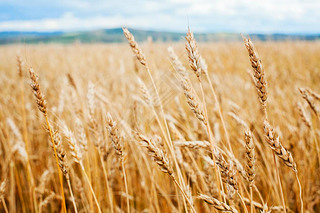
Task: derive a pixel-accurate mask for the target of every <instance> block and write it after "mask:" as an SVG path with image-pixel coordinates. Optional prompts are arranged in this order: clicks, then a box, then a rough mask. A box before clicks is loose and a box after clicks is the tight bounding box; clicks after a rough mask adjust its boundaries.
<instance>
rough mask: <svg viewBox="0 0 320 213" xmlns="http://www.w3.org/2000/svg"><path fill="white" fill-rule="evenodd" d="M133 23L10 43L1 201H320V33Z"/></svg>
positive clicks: (98, 207) (282, 208)
mask: <svg viewBox="0 0 320 213" xmlns="http://www.w3.org/2000/svg"><path fill="white" fill-rule="evenodd" d="M124 32H125V36H126V37H127V39H128V41H129V44H124V43H123V44H79V43H76V44H70V45H59V44H38V45H5V46H1V47H0V55H1V57H0V82H1V83H0V85H1V95H0V167H1V170H0V171H1V173H0V174H1V176H0V212H37V213H38V212H251V213H252V212H319V211H320V171H319V166H320V155H319V154H320V152H319V137H320V120H319V119H320V108H319V107H320V95H319V94H320V86H319V84H318V83H319V79H320V60H319V59H320V43H319V42H317V41H313V42H311V41H310V42H307V41H283V42H259V41H256V40H253V42H252V41H251V40H247V38H244V42H228V43H224V42H217V43H196V41H195V40H194V38H193V35H192V33H191V32H188V34H187V35H186V43H157V42H152V41H149V42H142V43H139V44H137V43H136V42H135V40H134V38H133V36H132V35H131V34H130V32H129V31H127V30H126V29H124ZM253 45H254V46H253ZM132 50H133V51H132Z"/></svg>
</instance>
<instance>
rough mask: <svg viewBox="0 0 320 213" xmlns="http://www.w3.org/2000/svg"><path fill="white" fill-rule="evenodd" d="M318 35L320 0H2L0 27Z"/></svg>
mask: <svg viewBox="0 0 320 213" xmlns="http://www.w3.org/2000/svg"><path fill="white" fill-rule="evenodd" d="M188 24H189V25H190V27H191V28H192V29H193V31H195V32H236V33H238V32H242V33H253V32H255V33H276V32H277V33H320V0H104V1H103V0H90V1H89V0H86V1H85V0H53V1H46V0H0V31H61V30H62V31H74V30H92V29H102V28H113V27H121V26H127V27H134V28H139V29H151V30H166V31H179V32H184V31H185V30H186V28H187V26H188Z"/></svg>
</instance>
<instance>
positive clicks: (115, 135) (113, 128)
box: [107, 113, 130, 213]
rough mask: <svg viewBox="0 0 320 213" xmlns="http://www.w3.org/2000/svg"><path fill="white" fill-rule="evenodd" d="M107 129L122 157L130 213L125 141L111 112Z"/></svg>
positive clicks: (117, 151)
mask: <svg viewBox="0 0 320 213" xmlns="http://www.w3.org/2000/svg"><path fill="white" fill-rule="evenodd" d="M107 129H108V132H109V137H110V139H111V142H112V146H113V148H114V149H115V151H116V154H117V155H118V157H119V159H120V163H121V165H122V172H123V177H124V185H125V189H126V195H127V196H126V198H127V211H128V212H129V213H130V201H129V190H128V183H127V175H126V171H125V168H124V150H123V144H122V143H123V142H122V139H121V136H120V133H119V129H118V127H117V123H116V122H115V121H114V120H113V118H112V117H111V115H110V113H108V114H107Z"/></svg>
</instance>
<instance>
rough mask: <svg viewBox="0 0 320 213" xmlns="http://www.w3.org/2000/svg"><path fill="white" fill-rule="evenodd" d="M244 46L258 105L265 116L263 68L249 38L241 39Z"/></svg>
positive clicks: (266, 93) (265, 95)
mask: <svg viewBox="0 0 320 213" xmlns="http://www.w3.org/2000/svg"><path fill="white" fill-rule="evenodd" d="M243 41H244V44H245V46H246V48H247V50H248V53H249V58H250V62H251V67H252V69H253V72H254V73H253V76H254V80H255V81H254V82H255V86H256V88H257V92H258V97H259V100H260V103H261V105H262V109H263V111H264V113H265V115H266V114H267V111H266V105H267V97H268V92H267V82H266V80H265V77H264V68H263V66H262V63H261V59H260V58H259V55H258V53H257V51H256V50H255V48H254V45H253V43H252V41H251V39H250V38H248V39H246V38H243Z"/></svg>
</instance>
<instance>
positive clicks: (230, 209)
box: [198, 194, 238, 213]
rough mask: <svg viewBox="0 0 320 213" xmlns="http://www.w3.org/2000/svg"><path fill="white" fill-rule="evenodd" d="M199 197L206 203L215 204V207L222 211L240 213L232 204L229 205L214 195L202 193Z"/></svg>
mask: <svg viewBox="0 0 320 213" xmlns="http://www.w3.org/2000/svg"><path fill="white" fill-rule="evenodd" d="M198 198H199V199H201V200H203V201H205V202H206V203H208V204H210V205H213V207H214V208H215V209H217V210H218V211H221V212H232V213H238V211H237V210H236V209H235V208H233V207H232V206H229V205H228V204H226V203H224V202H221V201H219V200H217V199H215V198H213V197H210V196H208V195H203V194H200V196H199V197H198Z"/></svg>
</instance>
